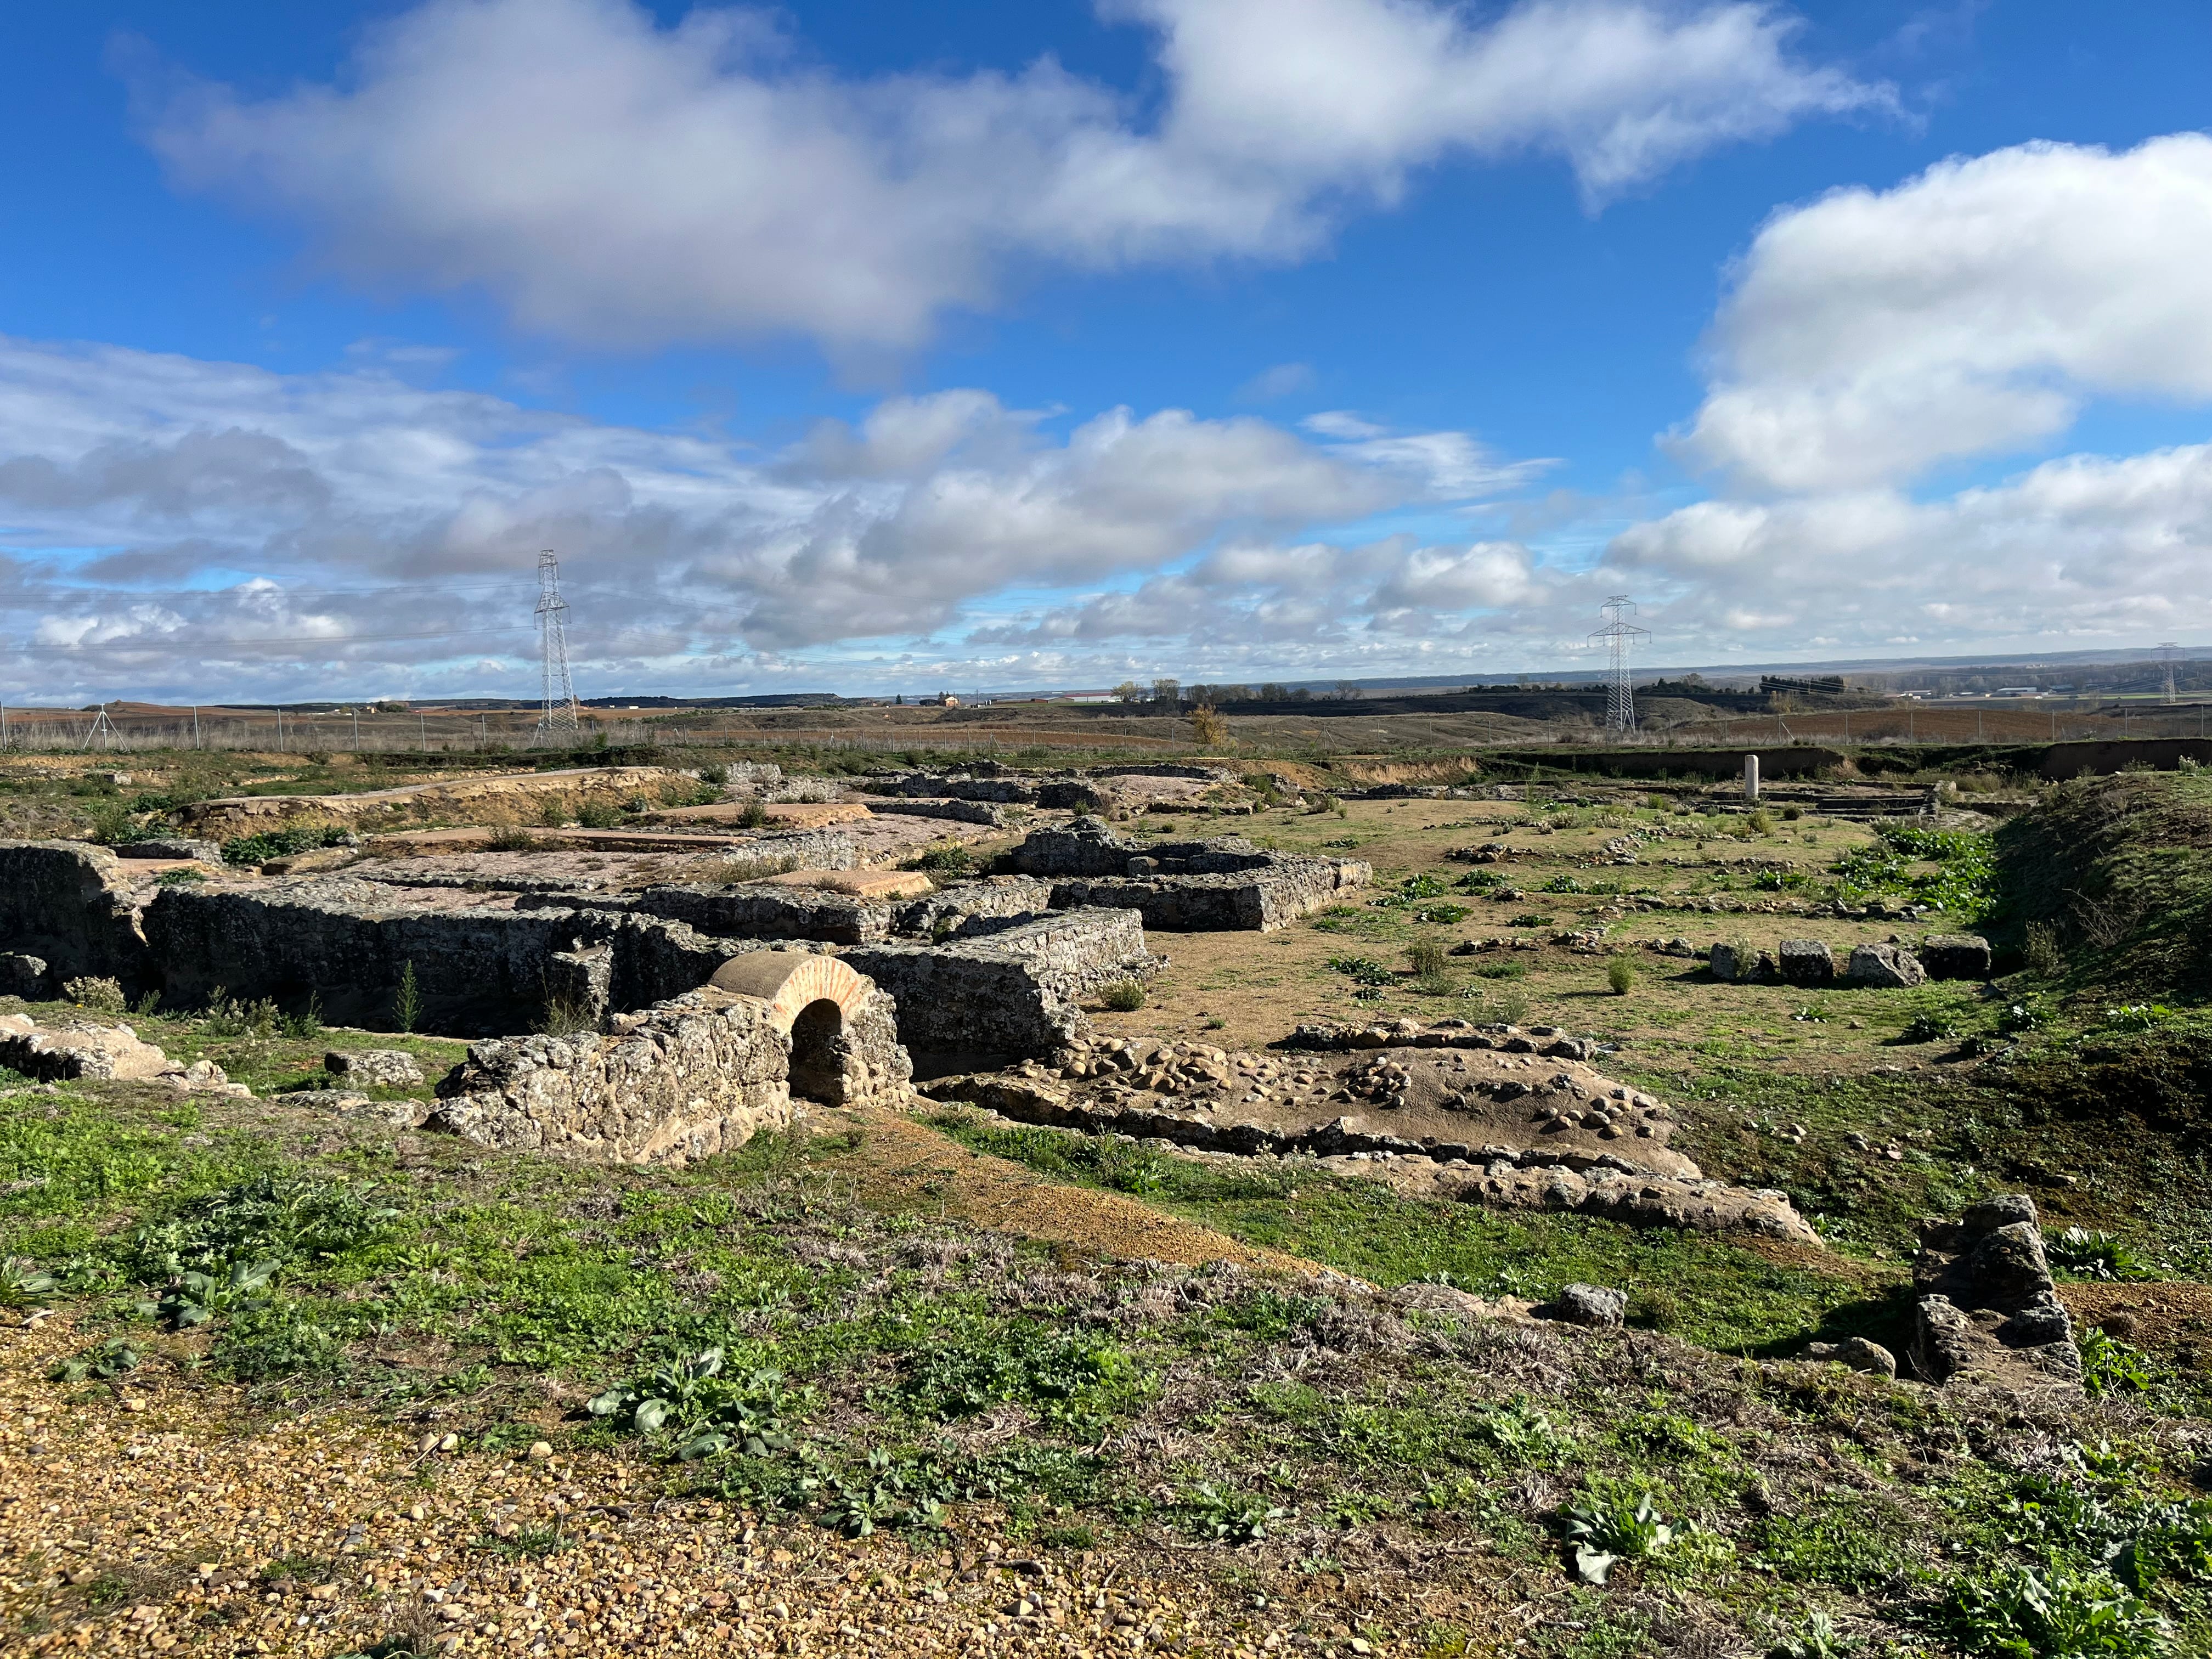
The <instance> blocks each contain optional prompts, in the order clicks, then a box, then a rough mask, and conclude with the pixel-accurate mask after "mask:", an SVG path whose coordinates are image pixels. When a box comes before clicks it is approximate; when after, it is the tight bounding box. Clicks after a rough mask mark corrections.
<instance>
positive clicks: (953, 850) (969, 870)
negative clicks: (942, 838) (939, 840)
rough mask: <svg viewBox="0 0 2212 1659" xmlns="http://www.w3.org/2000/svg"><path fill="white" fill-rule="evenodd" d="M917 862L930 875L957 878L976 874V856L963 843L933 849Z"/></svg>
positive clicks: (952, 843) (953, 843)
mask: <svg viewBox="0 0 2212 1659" xmlns="http://www.w3.org/2000/svg"><path fill="white" fill-rule="evenodd" d="M915 862H916V863H917V864H918V865H919V866H921V869H923V870H924V871H926V872H928V873H929V874H930V875H933V876H942V877H945V878H958V877H961V876H966V875H971V874H973V873H974V872H975V854H974V853H973V852H971V851H970V850H969V848H967V847H966V846H965V845H963V843H961V842H951V843H950V844H948V845H945V846H942V847H933V848H930V849H929V850H928V851H927V852H926V853H924V854H922V855H921V858H919V859H918V860H915Z"/></svg>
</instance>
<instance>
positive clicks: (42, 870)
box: [0, 841, 147, 987]
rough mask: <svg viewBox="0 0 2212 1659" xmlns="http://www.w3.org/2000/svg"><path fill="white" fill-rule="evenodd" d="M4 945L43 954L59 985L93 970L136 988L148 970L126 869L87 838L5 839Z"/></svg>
mask: <svg viewBox="0 0 2212 1659" xmlns="http://www.w3.org/2000/svg"><path fill="white" fill-rule="evenodd" d="M0 947H4V948H5V949H7V950H8V951H12V952H14V953H15V954H17V955H20V956H27V957H37V958H39V959H40V960H42V961H43V962H45V963H46V978H47V979H48V980H49V981H51V982H52V983H56V984H58V983H59V982H60V981H63V980H65V979H74V978H76V977H77V976H79V975H85V974H93V975H101V976H104V977H106V978H111V979H116V980H119V981H122V982H123V983H124V984H125V986H126V987H131V986H137V985H140V984H143V983H144V981H145V979H146V975H147V960H146V941H145V939H144V938H143V936H142V935H141V934H140V933H139V931H138V910H137V902H136V901H135V900H134V899H133V898H132V896H131V887H130V880H129V875H128V872H127V871H126V870H125V868H124V867H123V865H122V861H121V860H118V858H117V857H116V856H115V854H112V853H111V852H109V851H108V850H107V849H106V848H103V847H90V846H87V845H86V844H85V843H83V842H74V841H8V842H0Z"/></svg>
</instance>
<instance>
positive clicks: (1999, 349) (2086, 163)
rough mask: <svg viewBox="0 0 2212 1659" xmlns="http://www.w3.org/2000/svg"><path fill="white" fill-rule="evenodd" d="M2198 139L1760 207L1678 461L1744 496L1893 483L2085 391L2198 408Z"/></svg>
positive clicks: (2205, 339) (2207, 188)
mask: <svg viewBox="0 0 2212 1659" xmlns="http://www.w3.org/2000/svg"><path fill="white" fill-rule="evenodd" d="M2208 268H2212V137H2206V136H2205V135H2203V134H2201V133H2179V134H2176V135H2173V136H2172V137H2164V138H2158V139H2154V140H2152V141H2151V142H2149V143H2145V144H2142V145H2140V146H2138V147H2137V148H2136V149H2132V150H2128V151H2125V152H2124V153H2120V154H2113V153H2112V152H2110V151H2107V150H2104V149H2093V148H2087V147H2081V146H2076V145H2068V144H2048V143H2039V144H2027V145H2021V146H2019V147H2017V148H2015V149H2002V150H1998V151H1996V152H1995V153H1993V154H1990V155H1982V156H1977V157H1973V158H1970V159H1964V160H1954V161H1946V162H1943V163H1942V164H1941V165H1940V166H1937V167H1930V168H1929V170H1928V171H1927V172H1925V173H1922V174H1920V175H1919V176H1918V177H1917V178H1914V179H1908V180H1907V181H1906V182H1905V183H1904V184H1902V185H1898V186H1897V187H1896V188H1895V189H1893V190H1888V191H1869V190H1863V189H1852V190H1844V191H1836V192H1834V193H1833V194H1832V195H1829V196H1827V197H1823V198H1822V199H1820V201H1818V202H1815V203H1813V204H1810V205H1808V206H1805V207H1801V208H1795V209H1791V210H1787V211H1785V212H1783V213H1780V214H1778V215H1777V216H1775V217H1774V218H1773V219H1771V221H1769V222H1768V223H1767V224H1766V225H1765V228H1762V229H1761V230H1760V231H1759V235H1758V237H1757V239H1756V240H1754V241H1753V244H1752V246H1751V248H1750V251H1749V252H1747V254H1746V255H1745V256H1744V258H1743V260H1742V262H1741V268H1740V270H1738V272H1737V274H1736V280H1735V286H1734V289H1733V291H1732V292H1731V294H1730V295H1729V297H1728V300H1727V301H1726V302H1725V304H1724V305H1723V307H1722V310H1721V313H1720V316H1719V318H1718V319H1717V323H1716V325H1715V327H1714V331H1713V341H1712V351H1713V357H1714V364H1715V384H1714V385H1713V386H1712V387H1711V391H1710V392H1709V393H1708V395H1707V397H1706V399H1705V404H1704V407H1703V408H1702V409H1700V410H1699V412H1698V415H1697V417H1696V419H1695V421H1694V422H1692V425H1691V426H1690V428H1689V429H1688V430H1687V431H1686V433H1685V434H1683V435H1680V438H1679V441H1678V443H1679V449H1680V453H1681V454H1682V455H1683V456H1684V457H1685V459H1688V460H1690V461H1691V462H1692V463H1693V464H1695V465H1700V466H1703V467H1705V468H1710V469H1712V470H1713V471H1717V472H1718V473H1720V474H1721V475H1723V477H1725V478H1726V479H1727V480H1728V481H1729V483H1730V484H1731V485H1732V486H1733V487H1734V488H1735V489H1738V490H1739V491H1741V492H1746V493H1752V494H1759V493H1769V492H1778V493H1798V492H1808V491H1815V490H1833V489H1858V488H1863V487H1865V486H1869V485H1875V484H1880V483H1892V482H1903V481H1906V480H1909V479H1911V478H1912V477H1917V476H1918V475H1920V474H1922V473H1923V472H1925V471H1927V470H1928V469H1929V468H1930V467H1932V466H1934V465H1937V464H1938V463H1940V462H1942V461H1945V460H1948V459H1954V458H1958V457H1965V456H1974V455H1983V454H1990V453H2006V452H2009V451H2015V450H2018V449H2020V448H2021V447H2025V446H2028V445H2033V444H2037V443H2039V442H2042V441H2047V440H2049V439H2050V438H2051V437H2053V436H2056V435H2059V434H2062V433H2063V431H2064V430H2065V429H2066V428H2068V427H2069V425H2070V424H2071V423H2072V422H2073V421H2074V419H2075V416H2076V414H2077V413H2078V412H2079V411H2080V410H2081V407H2082V405H2083V404H2084V403H2085V402H2086V401H2087V400H2088V399H2089V398H2093V397H2095V396H2099V395H2121V396H2129V397H2141V398H2166V399H2174V400H2179V401H2183V402H2191V403H2194V402H2201V401H2202V400H2203V399H2204V398H2208V397H2212V307H2208V306H2207V305H2206V304H2205V302H2204V292H2203V276H2202V273H2203V271H2204V270H2206V269H2208Z"/></svg>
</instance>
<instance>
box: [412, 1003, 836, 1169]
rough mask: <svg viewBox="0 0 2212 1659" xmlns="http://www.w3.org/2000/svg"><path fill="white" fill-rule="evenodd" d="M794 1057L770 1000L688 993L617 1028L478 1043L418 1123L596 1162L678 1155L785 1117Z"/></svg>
mask: <svg viewBox="0 0 2212 1659" xmlns="http://www.w3.org/2000/svg"><path fill="white" fill-rule="evenodd" d="M790 1065H791V1038H790V1036H788V1035H787V1033H786V1032H784V1031H781V1030H778V1029H777V1026H776V1022H775V1018H773V1015H772V1013H771V1011H770V1008H769V1005H768V1004H766V1003H764V1002H763V1001H761V1000H759V999H757V998H755V997H748V996H739V995H736V994H732V993H729V992H724V991H716V990H711V989H707V990H698V991H693V992H691V993H690V994H686V995H684V996H682V997H678V998H677V999H675V1000H672V1001H670V1002H666V1003H663V1004H661V1005H660V1006H658V1007H656V1008H653V1009H652V1010H650V1011H649V1012H647V1014H645V1015H644V1016H643V1017H642V1018H640V1019H638V1020H636V1021H635V1023H634V1024H631V1025H630V1027H629V1030H625V1031H623V1032H622V1033H620V1034H618V1035H611V1036H598V1035H595V1034H593V1035H586V1036H572V1037H556V1036H525V1037H507V1038H502V1039H500V1040H498V1041H495V1042H479V1043H477V1044H476V1045H475V1046H474V1047H472V1048H471V1049H470V1050H469V1057H468V1060H467V1062H466V1063H465V1064H464V1065H462V1066H459V1067H458V1068H457V1069H456V1070H455V1071H454V1072H453V1074H452V1075H450V1076H449V1077H447V1079H446V1080H445V1081H444V1082H442V1083H441V1084H440V1085H438V1096H439V1102H438V1105H437V1107H436V1108H435V1109H434V1110H433V1111H432V1112H431V1114H430V1115H429V1117H428V1120H426V1121H425V1125H424V1127H427V1128H431V1129H440V1130H445V1131H447V1132H449V1133H453V1134H457V1135H459V1136H461V1137H462V1138H464V1139H468V1140H472V1141H475V1142H477V1144H478V1145H480V1146H502V1147H524V1148H527V1149H529V1150H532V1151H534V1152H550V1153H552V1154H554V1155H556V1156H558V1157H562V1158H579V1159H583V1160H586V1161H589V1162H593V1163H608V1164H655V1163H665V1164H684V1163H687V1162H689V1161H690V1160H691V1159H692V1158H710V1157H712V1156H714V1154H715V1153H717V1152H728V1151H732V1150H733V1149H735V1148H737V1147H738V1146H744V1144H745V1142H746V1141H748V1140H750V1139H751V1138H752V1137H753V1136H754V1135H755V1134H757V1133H759V1132H760V1131H761V1130H763V1129H773V1128H781V1127H783V1126H784V1125H785V1124H787V1123H788V1122H790V1121H791V1115H792V1108H791V1093H790V1090H789V1088H788V1086H787V1082H786V1079H787V1076H788V1074H789V1071H790Z"/></svg>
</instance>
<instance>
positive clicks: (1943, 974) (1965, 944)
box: [1920, 933, 1990, 979]
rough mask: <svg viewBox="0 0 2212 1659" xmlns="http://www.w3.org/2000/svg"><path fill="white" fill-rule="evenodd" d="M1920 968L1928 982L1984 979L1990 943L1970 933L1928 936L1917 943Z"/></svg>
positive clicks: (1933, 934)
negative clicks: (1926, 972)
mask: <svg viewBox="0 0 2212 1659" xmlns="http://www.w3.org/2000/svg"><path fill="white" fill-rule="evenodd" d="M1920 965H1921V966H1922V967H1923V968H1925V969H1927V970H1928V977H1929V978H1930V979H1987V978H1988V977H1989V976H1990V942H1989V940H1987V939H1983V938H1981V937H1980V936H1979V935H1978V934H1974V933H1930V934H1929V936H1928V937H1927V938H1926V939H1923V940H1921V941H1920Z"/></svg>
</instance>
